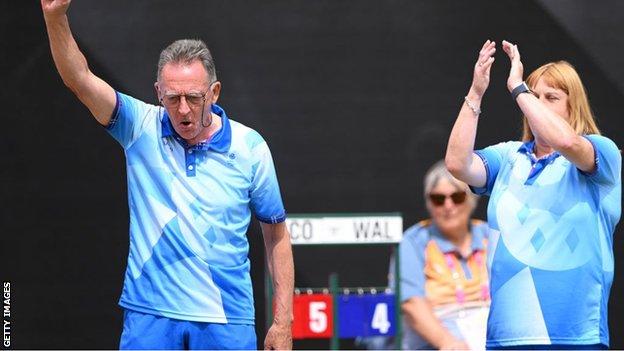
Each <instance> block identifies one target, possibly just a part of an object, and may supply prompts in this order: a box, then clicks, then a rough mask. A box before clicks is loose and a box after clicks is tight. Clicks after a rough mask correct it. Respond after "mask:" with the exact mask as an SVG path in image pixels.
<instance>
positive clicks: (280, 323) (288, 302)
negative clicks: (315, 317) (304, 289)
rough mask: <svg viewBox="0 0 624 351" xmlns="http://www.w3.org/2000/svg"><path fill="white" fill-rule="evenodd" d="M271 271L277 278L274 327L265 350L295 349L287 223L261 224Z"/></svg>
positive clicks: (266, 339)
mask: <svg viewBox="0 0 624 351" xmlns="http://www.w3.org/2000/svg"><path fill="white" fill-rule="evenodd" d="M260 225H261V227H262V234H263V236H264V246H265V250H266V254H267V262H268V265H269V271H270V272H271V277H272V278H273V291H274V297H273V304H274V306H275V313H274V315H273V316H274V317H273V324H272V325H271V327H270V328H269V330H268V332H267V335H266V338H265V340H264V348H265V350H290V349H292V329H291V328H292V320H293V314H292V296H293V292H294V280H295V273H294V271H295V269H294V264H293V256H292V247H291V245H290V234H289V233H288V229H287V228H286V224H285V223H284V222H281V223H277V224H266V223H261V224H260Z"/></svg>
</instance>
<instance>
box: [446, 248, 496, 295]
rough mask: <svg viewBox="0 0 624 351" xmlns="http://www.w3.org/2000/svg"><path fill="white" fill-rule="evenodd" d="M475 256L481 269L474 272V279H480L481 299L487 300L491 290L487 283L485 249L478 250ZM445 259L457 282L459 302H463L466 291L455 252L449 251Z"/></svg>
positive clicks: (456, 292) (456, 290)
mask: <svg viewBox="0 0 624 351" xmlns="http://www.w3.org/2000/svg"><path fill="white" fill-rule="evenodd" d="M473 256H474V259H475V262H476V264H477V267H478V270H479V272H478V273H477V274H473V279H479V281H480V282H481V299H483V300H484V301H485V300H487V299H488V297H489V295H490V291H489V288H488V283H487V269H486V267H485V260H484V258H483V251H482V250H477V251H476V252H475V253H474V254H473ZM444 259H445V260H446V265H447V266H448V268H449V269H450V270H451V277H452V278H453V281H454V282H455V297H456V298H457V302H458V303H460V304H462V303H464V302H465V301H466V293H465V292H464V286H463V284H462V281H461V279H460V277H461V275H460V274H459V269H458V267H457V265H456V264H455V254H454V253H452V252H447V253H445V254H444ZM475 273H476V272H475Z"/></svg>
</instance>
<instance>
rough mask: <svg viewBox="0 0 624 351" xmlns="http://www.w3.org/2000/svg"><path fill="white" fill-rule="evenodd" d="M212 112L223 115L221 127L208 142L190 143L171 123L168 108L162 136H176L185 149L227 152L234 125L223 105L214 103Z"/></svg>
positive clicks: (162, 122) (163, 122)
mask: <svg viewBox="0 0 624 351" xmlns="http://www.w3.org/2000/svg"><path fill="white" fill-rule="evenodd" d="M211 111H212V113H214V114H216V115H217V116H219V117H221V128H220V129H219V130H218V131H217V132H216V133H215V134H214V135H213V136H212V137H211V138H210V140H209V141H208V142H201V143H198V144H197V145H189V143H187V142H186V140H184V139H183V138H182V137H181V136H180V135H179V134H178V133H177V132H176V131H175V129H174V128H173V125H171V121H170V119H169V114H168V113H167V110H165V113H164V116H163V118H162V120H161V125H162V136H163V138H165V137H173V138H175V139H176V140H177V141H178V142H179V143H180V144H181V145H182V146H183V147H184V148H185V149H196V150H205V151H208V150H214V151H216V152H219V153H224V152H227V151H228V150H229V149H230V145H231V144H232V127H231V125H230V120H229V119H228V117H227V114H226V113H225V110H223V109H222V108H221V106H219V105H217V104H212V107H211Z"/></svg>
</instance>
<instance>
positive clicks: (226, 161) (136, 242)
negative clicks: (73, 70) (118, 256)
mask: <svg viewBox="0 0 624 351" xmlns="http://www.w3.org/2000/svg"><path fill="white" fill-rule="evenodd" d="M212 112H213V113H215V114H217V115H219V116H220V117H221V121H222V124H223V125H222V127H221V129H220V130H219V131H218V132H217V133H216V134H215V135H214V136H213V137H212V138H211V139H210V141H209V142H207V143H199V144H197V145H194V146H190V145H188V144H187V143H186V142H185V141H184V140H183V139H182V138H181V137H180V136H179V135H177V133H176V132H175V131H174V129H173V127H172V125H171V123H170V121H169V116H168V115H167V113H166V111H165V109H163V108H161V107H158V106H154V105H150V104H146V103H144V102H142V101H139V100H137V99H134V98H132V97H130V96H127V95H124V94H121V93H117V107H116V108H115V111H114V112H113V118H112V120H111V122H110V124H109V126H108V127H107V130H108V131H109V133H110V134H111V135H112V136H113V137H114V138H115V139H116V140H117V141H118V142H119V143H120V144H121V145H122V146H123V148H124V150H125V154H126V165H127V175H128V203H129V209H130V251H129V256H128V267H127V269H126V276H125V282H124V287H123V292H122V295H121V298H120V300H119V304H120V305H121V306H122V307H124V308H128V309H131V310H135V311H139V312H143V313H151V314H155V315H162V316H165V317H169V318H175V319H180V320H188V321H199V322H213V323H242V324H253V323H254V306H253V295H252V285H251V278H250V275H249V267H250V265H249V259H248V257H247V254H248V251H249V244H248V242H247V238H246V236H245V234H246V231H247V227H248V225H249V221H250V218H251V212H252V211H253V213H254V214H255V216H256V217H257V218H258V219H259V220H260V221H262V222H266V223H278V222H281V221H284V220H285V218H286V214H285V211H284V206H283V204H282V199H281V196H280V191H279V186H278V182H277V177H276V174H275V169H274V166H273V160H272V158H271V153H270V151H269V148H268V146H267V144H266V142H265V141H264V140H263V139H262V137H261V136H260V134H258V133H257V132H256V131H254V130H252V129H250V128H248V127H246V126H244V125H242V124H240V123H237V122H235V121H231V120H229V119H228V117H227V116H226V114H225V111H223V109H221V108H220V107H219V106H217V105H213V107H212Z"/></svg>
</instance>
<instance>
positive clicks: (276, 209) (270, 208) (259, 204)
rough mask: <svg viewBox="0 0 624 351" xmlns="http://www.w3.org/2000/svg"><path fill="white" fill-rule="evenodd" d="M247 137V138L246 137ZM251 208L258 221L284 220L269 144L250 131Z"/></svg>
mask: <svg viewBox="0 0 624 351" xmlns="http://www.w3.org/2000/svg"><path fill="white" fill-rule="evenodd" d="M248 139H249V138H248ZM250 139H253V141H252V158H253V163H252V177H253V179H252V183H251V190H250V197H251V209H252V211H253V212H254V214H255V215H256V217H257V218H258V220H259V221H261V222H264V223H269V224H276V223H280V222H283V221H285V220H286V211H285V210H284V205H283V203H282V196H281V195H280V189H279V184H278V181H277V174H276V172H275V166H274V164H273V158H272V157H271V151H270V150H269V146H268V145H267V143H266V142H265V141H264V139H262V137H261V136H260V135H259V134H258V133H257V132H255V131H254V132H252V135H251V137H250Z"/></svg>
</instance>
